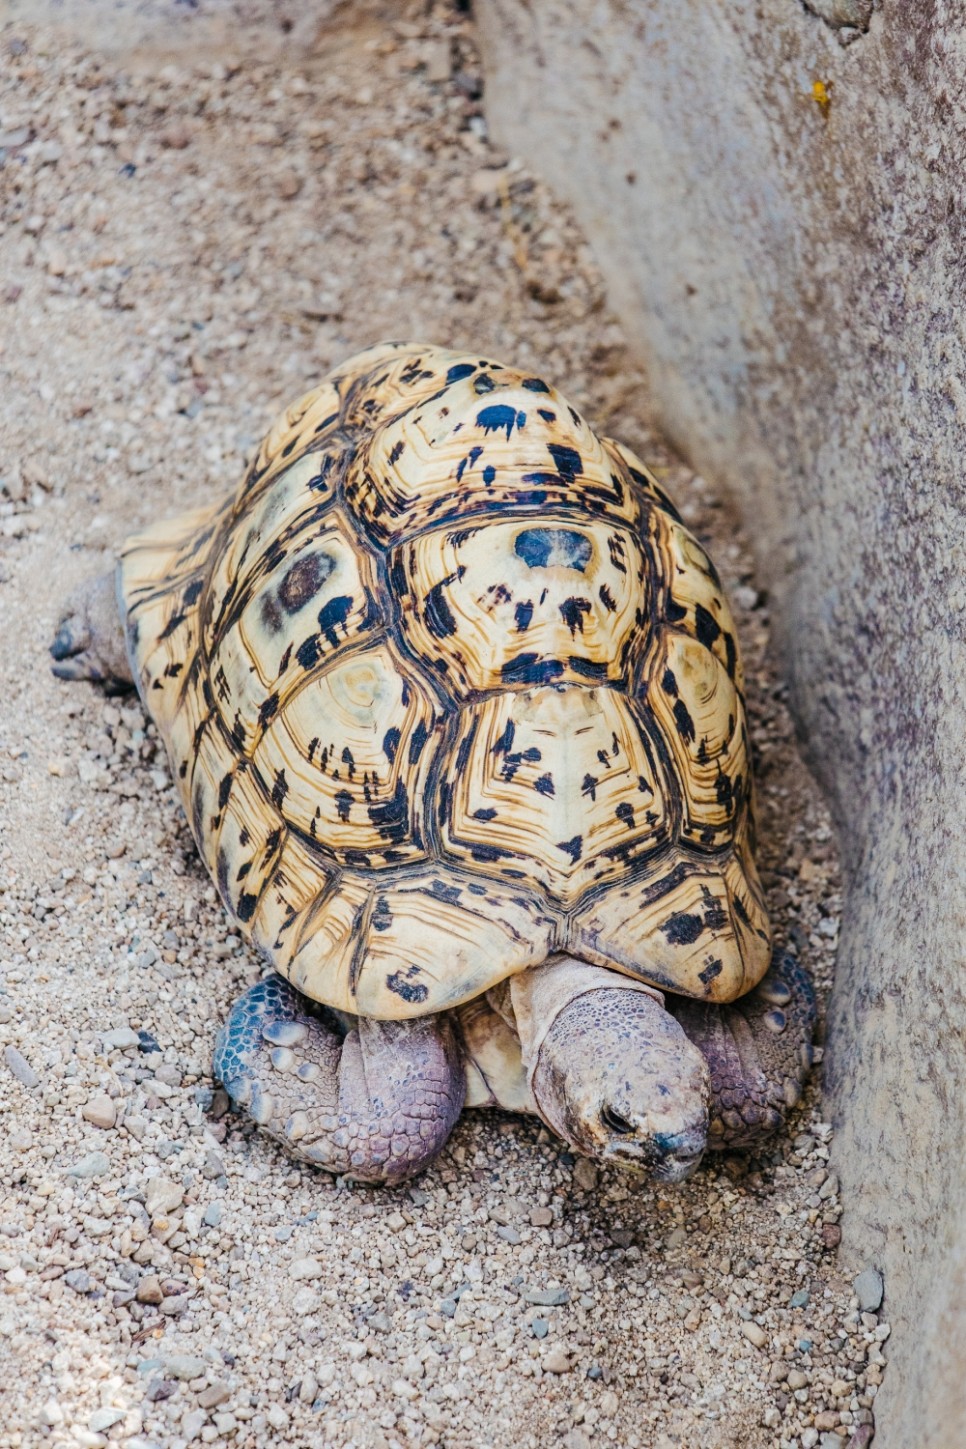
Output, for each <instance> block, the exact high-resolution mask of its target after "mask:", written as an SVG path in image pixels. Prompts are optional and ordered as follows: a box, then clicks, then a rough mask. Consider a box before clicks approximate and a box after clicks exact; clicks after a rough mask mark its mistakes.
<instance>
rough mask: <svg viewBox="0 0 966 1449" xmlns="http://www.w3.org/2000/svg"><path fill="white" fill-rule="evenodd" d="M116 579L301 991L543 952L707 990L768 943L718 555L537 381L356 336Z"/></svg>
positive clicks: (445, 1002) (148, 693)
mask: <svg viewBox="0 0 966 1449" xmlns="http://www.w3.org/2000/svg"><path fill="white" fill-rule="evenodd" d="M121 591H122V596H123V598H124V601H125V605H126V609H127V616H128V618H127V622H128V628H129V636H130V639H131V652H132V658H133V661H134V664H135V668H136V672H137V675H138V678H139V683H140V687H141V690H142V695H143V697H144V699H145V702H146V704H147V707H148V709H149V710H150V712H151V714H152V715H153V717H154V719H155V721H156V722H157V725H158V729H159V732H160V734H161V736H162V738H163V740H164V741H165V744H166V746H167V748H168V751H169V753H170V755H171V758H172V762H173V765H174V768H175V775H176V779H177V783H178V788H179V790H180V792H181V795H182V799H183V801H184V804H185V808H186V811H187V812H188V815H189V819H190V820H191V823H192V829H193V831H194V834H195V837H196V840H197V842H198V846H199V850H200V851H201V854H202V857H203V859H204V860H205V862H206V864H207V865H208V868H209V869H210V871H211V872H212V875H213V876H214V878H215V880H216V881H217V883H218V886H219V890H220V892H221V894H222V897H223V899H224V900H225V903H226V906H227V907H228V909H229V910H230V911H231V912H232V913H233V915H234V916H235V917H236V919H237V920H238V921H239V924H240V929H242V930H243V931H245V932H246V933H247V934H248V935H249V936H250V937H251V939H252V940H253V941H254V942H255V943H256V944H257V945H259V946H260V947H261V948H262V949H263V950H264V951H265V952H266V954H267V955H268V956H269V957H270V959H271V960H272V961H273V963H274V964H275V966H276V967H277V969H279V970H281V971H282V972H283V973H284V974H286V975H288V976H290V978H291V979H292V980H293V982H294V983H295V984H296V985H298V986H299V987H300V988H301V989H303V990H304V991H306V992H307V993H308V994H309V995H310V996H312V997H314V998H316V999H318V1000H320V1001H324V1002H326V1003H328V1004H330V1005H332V1006H335V1007H338V1008H340V1009H344V1010H348V1011H356V1012H365V1013H367V1014H371V1015H375V1016H382V1017H401V1016H410V1015H417V1014H421V1013H424V1012H431V1011H436V1010H440V1009H443V1008H446V1007H450V1006H453V1005H456V1004H458V1003H459V1002H461V1001H465V1000H468V999H471V998H472V997H473V996H475V995H477V994H479V993H480V992H482V991H485V990H486V989H487V988H488V987H490V986H492V985H494V984H496V983H497V982H498V981H499V980H501V979H503V978H504V977H506V976H507V975H508V974H512V973H513V972H515V971H519V970H523V969H525V968H526V967H527V966H530V965H536V964H539V963H540V962H542V961H543V960H544V959H546V956H547V955H548V954H549V953H551V952H552V951H554V950H562V949H567V950H576V951H578V953H579V954H582V955H584V956H586V958H587V959H588V960H592V961H598V962H600V963H601V964H606V965H609V966H611V967H613V968H615V969H618V970H622V971H625V972H627V973H628V974H632V975H636V976H639V977H642V978H643V979H645V980H650V981H653V982H654V983H655V984H657V985H661V986H665V987H667V988H669V989H671V990H673V991H679V992H684V993H687V994H692V995H696V996H705V997H708V998H710V999H714V1000H728V999H731V998H732V997H733V996H735V995H737V994H738V993H739V992H740V991H743V990H746V989H748V988H749V987H750V986H751V985H752V984H753V983H754V981H755V980H757V979H759V977H760V976H761V974H762V973H763V971H764V970H765V969H766V966H767V959H768V934H769V933H768V922H767V917H766V915H765V912H764V907H763V903H762V897H761V890H760V886H759V884H758V880H757V876H756V874H755V871H754V865H753V862H752V858H751V852H750V844H749V842H750V838H751V820H750V779H749V773H748V759H747V738H746V731H745V725H744V710H743V702H742V697H741V690H742V683H741V674H740V660H739V658H738V653H737V646H736V644H735V639H734V626H733V623H732V621H731V616H730V613H729V611H728V607H727V603H726V601H725V599H724V595H723V593H722V591H721V586H720V583H719V581H718V579H717V575H716V574H715V573H714V569H713V567H712V565H711V564H710V562H709V561H708V560H707V557H706V555H705V554H704V553H703V551H702V550H701V549H700V547H699V545H698V544H697V543H696V541H695V540H694V539H692V538H691V535H690V534H688V533H687V530H686V529H684V527H683V526H682V525H681V524H680V522H679V520H677V518H676V515H675V514H674V510H673V505H671V504H670V502H669V500H667V499H666V497H665V496H664V494H663V493H662V492H661V490H660V487H659V486H658V484H657V482H656V481H655V479H654V478H653V476H652V475H651V474H650V473H648V471H647V469H646V468H645V466H644V465H643V464H642V463H641V462H640V460H639V459H637V458H636V457H635V456H634V455H633V454H632V453H630V452H629V450H627V449H626V448H623V447H622V446H621V445H620V444H617V443H615V442H613V441H612V440H610V439H600V438H598V437H597V436H596V435H595V434H594V433H593V432H592V431H591V429H590V428H589V427H588V426H587V424H586V423H585V422H584V421H583V419H582V418H580V416H579V415H578V414H577V413H575V412H574V411H573V409H572V408H570V406H569V405H568V404H567V403H566V402H565V400H564V399H563V398H561V397H560V395H559V394H558V393H556V392H555V391H554V390H553V389H552V388H550V387H548V386H547V385H546V384H544V383H543V382H542V381H541V380H540V379H538V378H535V377H530V376H528V375H527V374H525V373H522V372H519V371H515V370H513V369H510V368H504V367H502V366H501V365H500V364H498V363H495V362H492V361H490V360H487V359H482V358H477V357H474V356H473V355H471V354H470V355H467V354H458V353H449V352H443V351H440V350H439V349H434V348H425V347H419V346H416V345H410V344H405V345H398V344H386V345H382V346H379V347H376V348H373V349H370V350H369V351H368V352H367V353H364V354H361V355H360V356H359V357H357V358H355V359H351V360H350V361H349V362H348V363H346V364H345V365H344V366H343V367H341V368H340V369H337V370H336V371H335V372H334V373H333V374H331V375H330V377H329V378H327V379H326V380H325V381H324V382H323V383H322V384H321V386H320V387H319V388H317V389H316V390H315V391H314V392H312V393H309V394H307V395H306V396H305V397H304V398H302V399H300V400H299V401H298V403H296V404H294V405H293V407H292V408H290V409H288V410H287V411H286V413H284V414H283V415H282V417H281V419H279V420H278V421H277V422H276V424H275V425H274V426H273V428H272V430H271V431H270V433H269V435H268V437H267V438H266V440H265V442H264V443H263V444H262V446H261V448H260V449H259V451H258V454H257V456H256V459H255V461H254V462H253V464H252V466H251V467H250V468H249V470H248V471H247V473H246V475H245V478H244V480H243V481H242V484H241V486H240V488H239V489H238V490H237V492H236V494H235V495H234V497H233V498H232V499H230V500H228V501H227V502H226V503H222V504H218V505H217V506H215V507H214V508H209V509H204V510H195V511H194V513H192V514H191V515H188V516H186V517H185V518H184V519H181V520H175V521H174V522H169V523H166V524H162V525H159V526H158V527H156V528H154V529H151V530H148V531H147V532H146V533H144V534H142V535H139V536H138V537H137V538H135V539H132V540H130V541H129V542H128V544H127V545H125V549H124V552H123V557H122V563H121Z"/></svg>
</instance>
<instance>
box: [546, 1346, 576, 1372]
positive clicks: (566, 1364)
mask: <svg viewBox="0 0 966 1449" xmlns="http://www.w3.org/2000/svg"><path fill="white" fill-rule="evenodd" d="M540 1363H541V1365H542V1366H543V1368H544V1369H546V1371H547V1373H550V1374H569V1373H570V1370H571V1369H572V1368H573V1364H572V1363H571V1361H570V1355H569V1354H568V1353H567V1351H566V1349H563V1348H552V1349H550V1351H549V1353H546V1354H544V1356H543V1358H542V1359H541V1360H540Z"/></svg>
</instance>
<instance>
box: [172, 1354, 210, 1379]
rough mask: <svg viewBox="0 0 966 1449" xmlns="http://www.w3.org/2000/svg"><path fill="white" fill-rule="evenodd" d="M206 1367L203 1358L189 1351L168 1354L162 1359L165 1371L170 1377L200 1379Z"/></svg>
mask: <svg viewBox="0 0 966 1449" xmlns="http://www.w3.org/2000/svg"><path fill="white" fill-rule="evenodd" d="M206 1367H207V1364H206V1363H205V1360H204V1359H203V1358H199V1357H197V1355H195V1354H190V1353H172V1354H168V1356H167V1358H165V1360H164V1368H165V1372H166V1373H167V1375H168V1376H169V1378H172V1379H185V1380H187V1379H200V1378H201V1375H202V1374H203V1373H204V1371H205V1369H206Z"/></svg>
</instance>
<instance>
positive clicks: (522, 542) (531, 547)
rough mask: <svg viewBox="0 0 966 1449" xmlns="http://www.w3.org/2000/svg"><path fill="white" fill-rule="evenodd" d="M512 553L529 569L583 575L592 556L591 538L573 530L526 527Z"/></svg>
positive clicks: (517, 539)
mask: <svg viewBox="0 0 966 1449" xmlns="http://www.w3.org/2000/svg"><path fill="white" fill-rule="evenodd" d="M513 551H514V553H515V554H516V555H517V557H518V558H522V559H523V562H524V563H525V564H527V565H528V567H529V568H532V569H533V568H540V569H545V568H565V569H576V570H578V571H579V572H580V573H583V572H584V570H585V569H586V567H587V565H588V563H589V562H590V557H591V553H592V546H591V542H590V539H589V538H587V537H586V536H585V535H584V534H582V533H577V532H575V530H574V529H572V528H525V529H524V530H523V532H522V533H519V534H518V535H517V538H516V542H515V543H514V545H513Z"/></svg>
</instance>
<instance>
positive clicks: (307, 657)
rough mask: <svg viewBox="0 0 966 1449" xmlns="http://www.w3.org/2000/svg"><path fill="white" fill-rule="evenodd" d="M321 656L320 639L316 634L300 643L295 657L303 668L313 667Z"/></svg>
mask: <svg viewBox="0 0 966 1449" xmlns="http://www.w3.org/2000/svg"><path fill="white" fill-rule="evenodd" d="M320 657H321V650H320V649H319V641H318V639H317V638H316V637H315V635H314V634H312V635H310V637H309V638H308V639H306V640H305V641H304V642H303V643H302V644H300V645H299V647H298V649H297V650H296V652H295V658H296V659H297V660H298V663H299V665H300V666H301V668H302V669H312V668H313V667H314V666H315V665H316V664H318V662H319V659H320Z"/></svg>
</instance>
